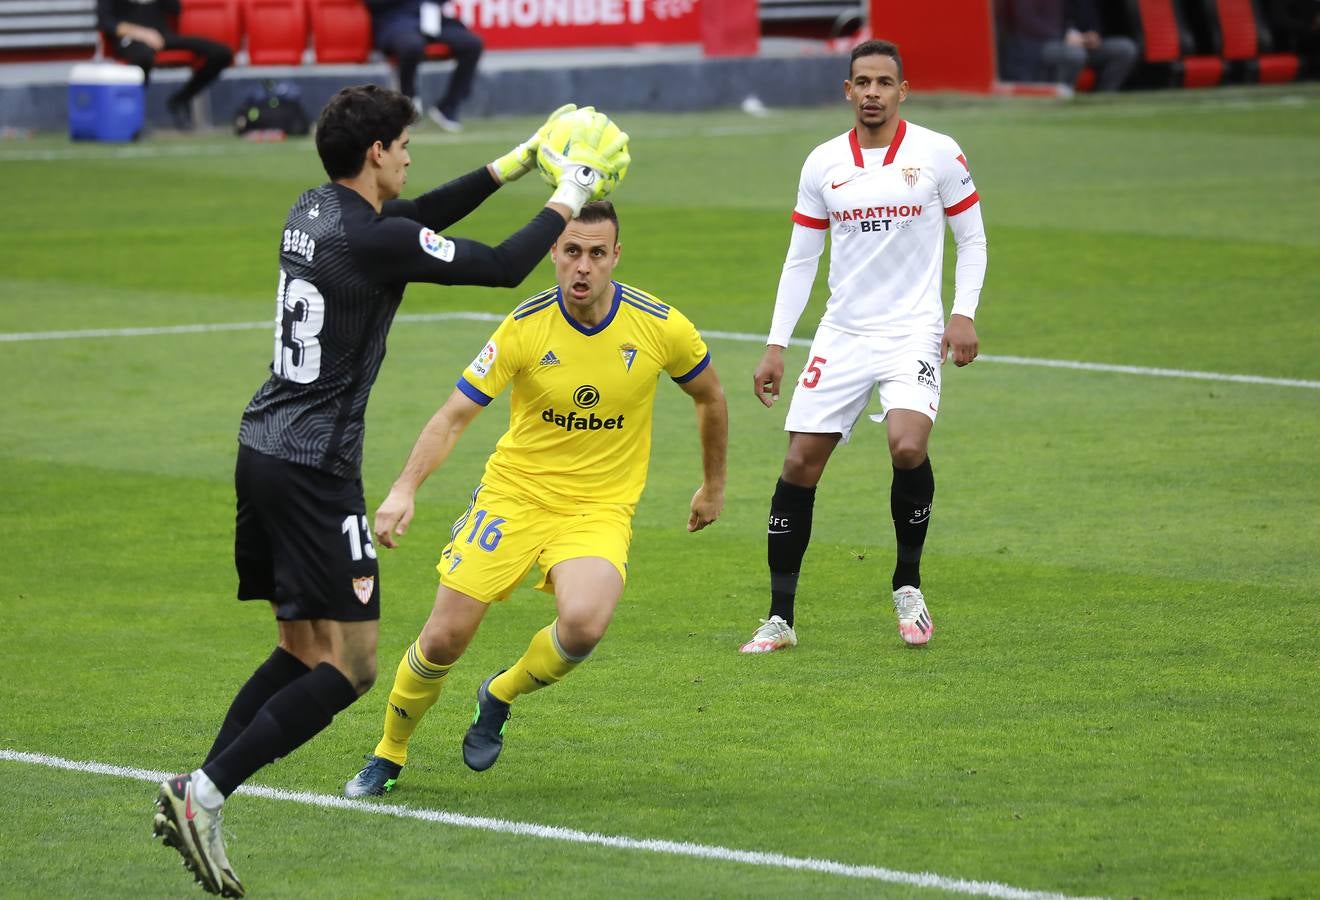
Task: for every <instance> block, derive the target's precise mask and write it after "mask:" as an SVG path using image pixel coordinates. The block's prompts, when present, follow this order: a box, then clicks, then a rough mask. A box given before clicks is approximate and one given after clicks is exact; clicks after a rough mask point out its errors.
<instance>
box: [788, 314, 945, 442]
mask: <svg viewBox="0 0 1320 900" xmlns="http://www.w3.org/2000/svg"><path fill="white" fill-rule="evenodd" d="M873 387H874V388H877V391H876V392H877V394H879V397H880V408H881V411H880V413H879V414H877V415H873V416H871V419H872V420H874V421H876V422H883V421H884V420H885V413H887V412H889V410H891V409H911V410H915V411H917V412H920V413H925V414H926V415H927V416H930V420H931V421H932V422H933V421H935V416H936V414H937V413H938V412H939V409H940V335H938V334H916V335H903V336H901V337H877V336H863V335H856V334H847V333H846V332H842V331H835V330H834V329H833V328H828V327H826V326H823V325H822V326H821V327H820V328H819V329H817V331H816V337H815V338H814V339H813V340H812V342H811V350H810V352H809V353H808V354H807V365H806V367H805V368H803V370H802V374H801V375H799V376H798V379H797V384H796V385H795V386H794V387H793V399H792V401H791V402H790V403H789V406H788V417H787V418H786V419H785V420H784V430H785V431H800V432H805V433H807V434H836V433H837V434H842V435H843V441H844V443H847V441H848V438H849V436H850V435H851V434H852V429H853V425H854V424H855V423H856V422H857V419H858V417H859V416H861V414H862V413H863V412H864V411H865V410H866V406H867V403H868V402H869V401H870V399H871V388H873Z"/></svg>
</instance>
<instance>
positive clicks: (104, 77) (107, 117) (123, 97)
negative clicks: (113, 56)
mask: <svg viewBox="0 0 1320 900" xmlns="http://www.w3.org/2000/svg"><path fill="white" fill-rule="evenodd" d="M145 118H146V87H145V86H144V85H143V77H142V70H141V69H139V68H138V67H137V66H121V65H116V64H114V63H81V64H79V65H76V66H74V67H73V68H72V69H71V70H70V71H69V137H71V138H73V139H74V140H75V141H132V140H136V139H137V136H138V134H140V133H141V131H142V123H143V121H144V119H145Z"/></svg>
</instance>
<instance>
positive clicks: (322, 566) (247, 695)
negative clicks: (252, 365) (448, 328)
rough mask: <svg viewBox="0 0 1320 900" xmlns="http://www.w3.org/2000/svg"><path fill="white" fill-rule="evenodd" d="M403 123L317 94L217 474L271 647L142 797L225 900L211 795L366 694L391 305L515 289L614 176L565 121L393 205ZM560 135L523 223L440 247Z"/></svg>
mask: <svg viewBox="0 0 1320 900" xmlns="http://www.w3.org/2000/svg"><path fill="white" fill-rule="evenodd" d="M564 117H571V118H568V119H565V118H564ZM415 118H416V113H415V111H414V109H413V105H412V102H411V101H410V100H409V99H408V98H407V97H405V96H403V95H402V94H400V93H397V92H395V91H389V90H384V89H381V88H378V87H375V86H371V85H368V86H363V87H351V88H345V89H344V90H342V91H340V92H339V93H338V94H336V95H335V96H334V97H333V98H332V99H331V100H330V102H329V104H327V105H326V107H325V109H324V110H323V111H322V113H321V116H320V119H319V121H318V122H317V128H316V149H317V153H318V154H319V155H320V157H321V163H322V165H323V166H324V167H325V171H326V174H327V176H329V181H328V182H327V183H326V184H323V185H321V186H320V187H317V188H312V189H311V190H309V191H307V192H306V193H304V194H303V195H302V196H301V197H299V198H298V200H297V202H295V203H294V204H293V208H292V209H290V210H289V216H288V219H287V220H286V222H285V224H284V229H283V232H282V234H281V236H280V252H279V259H280V270H279V280H278V292H277V297H276V308H275V332H274V353H273V358H272V360H271V366H270V369H271V374H270V378H269V379H268V380H267V381H266V382H265V383H264V384H263V385H262V386H261V387H260V388H259V389H258V390H257V392H256V394H255V395H254V396H253V398H252V400H251V401H250V402H249V403H248V405H247V408H246V409H245V410H244V411H243V417H242V423H241V425H240V427H239V433H238V444H239V447H238V461H237V465H236V467H235V473H234V484H235V489H236V492H237V496H238V504H237V519H236V524H235V538H234V560H235V565H236V567H237V569H238V599H240V600H266V601H269V603H270V604H271V608H272V610H273V612H274V614H275V620H276V624H277V626H278V629H279V642H278V645H277V646H276V647H275V649H274V651H273V652H272V653H271V654H270V656H269V657H268V658H267V659H266V660H265V661H264V662H262V663H261V665H259V666H258V667H257V669H256V670H255V671H254V672H253V673H252V676H251V677H250V678H249V679H248V680H247V682H246V683H245V684H244V685H242V687H240V688H239V690H238V692H237V694H236V695H235V696H234V699H233V702H232V704H231V705H230V707H229V711H228V713H227V714H226V715H225V719H224V722H223V723H222V724H221V726H220V729H219V733H218V734H217V736H216V738H215V742H214V744H213V745H212V747H211V750H210V752H209V753H208V754H207V755H206V759H205V760H204V761H203V762H202V764H201V765H200V766H199V767H197V768H195V769H193V770H192V771H191V772H189V773H188V774H183V775H177V776H174V777H172V778H169V779H167V780H166V781H164V782H163V783H162V784H161V785H160V793H159V795H158V797H157V799H156V811H155V819H154V830H155V833H156V835H158V836H160V837H161V838H162V839H163V840H164V842H165V844H166V845H168V846H170V847H173V848H174V849H175V850H177V851H178V852H179V854H180V855H181V856H182V857H183V864H184V866H185V867H187V868H188V869H189V870H190V871H191V872H192V874H193V876H194V877H195V878H196V880H197V882H198V883H200V884H201V886H202V887H203V888H205V889H206V890H207V891H209V892H211V893H213V894H221V895H223V896H226V897H241V896H243V894H244V888H243V885H242V883H241V882H240V881H239V879H238V876H237V875H235V874H234V870H233V867H232V866H231V865H230V863H229V860H228V859H227V857H226V855H225V847H224V840H223V837H222V834H221V807H222V804H223V803H224V800H225V798H226V797H228V796H229V795H230V794H232V793H233V792H234V791H235V790H236V789H237V788H238V786H239V785H241V784H243V783H244V782H245V781H247V780H248V779H249V778H250V777H251V776H252V775H253V774H254V773H255V772H256V771H257V770H258V769H260V768H262V767H263V766H265V765H267V764H268V763H271V762H274V761H275V760H277V759H279V758H280V757H282V756H287V755H288V754H289V753H291V752H293V751H294V750H295V749H297V748H298V747H300V746H301V745H302V744H304V743H306V742H307V741H308V740H310V739H311V738H312V737H314V736H315V735H316V734H318V733H319V732H321V731H322V730H323V729H325V728H326V726H328V725H329V724H330V722H331V720H332V719H333V718H334V716H335V714H336V713H338V712H339V711H340V710H343V709H345V708H346V707H348V706H349V705H350V704H351V703H353V701H354V700H356V699H357V698H358V697H359V696H361V695H362V694H364V693H365V692H366V691H367V690H368V689H369V688H370V687H371V685H372V684H373V683H374V682H375V680H376V638H377V632H378V623H379V619H380V580H379V568H378V566H377V562H376V550H375V547H374V546H373V545H372V542H371V529H370V527H369V526H368V524H367V518H366V504H365V500H364V498H363V490H362V477H361V469H362V443H363V417H364V414H365V412H366V407H367V398H368V396H369V395H370V393H371V386H372V384H373V383H374V382H375V380H376V375H377V373H378V372H379V371H380V366H381V361H382V360H383V359H384V356H385V339H386V336H387V335H388V333H389V329H390V324H391V323H392V322H393V320H394V315H395V312H396V311H397V310H398V308H399V303H400V302H401V301H402V299H403V292H404V288H405V287H406V286H407V284H408V282H411V281H426V282H431V283H435V284H473V285H489V286H492V287H495V286H499V287H515V286H516V285H518V284H519V283H521V282H522V281H523V279H524V278H526V277H527V275H528V274H529V273H530V272H531V271H532V269H533V268H534V267H535V266H536V264H537V262H539V261H540V260H541V259H542V258H543V257H544V256H545V254H546V253H547V252H548V251H549V249H550V247H551V245H552V244H553V243H554V242H555V240H556V239H557V238H558V237H559V234H560V232H562V231H563V229H564V226H565V224H566V223H567V222H568V221H569V220H570V219H572V218H573V217H574V216H575V215H576V214H577V212H578V211H579V210H580V209H581V207H582V205H583V204H584V203H586V202H587V201H588V200H590V199H593V197H594V198H599V197H600V196H603V195H604V194H606V193H608V192H609V190H610V189H611V188H612V187H613V186H614V185H615V184H617V183H618V175H619V173H620V172H621V171H623V170H626V168H627V165H628V154H627V135H624V134H622V133H620V132H619V131H618V129H617V128H614V127H611V126H612V123H611V122H610V121H609V120H608V118H606V117H605V116H604V115H602V114H600V113H597V112H595V111H594V110H591V109H590V108H587V109H584V110H575V108H574V107H573V106H571V105H569V106H565V107H561V108H560V109H558V110H556V111H555V112H554V113H553V114H552V115H551V116H550V118H549V119H547V120H546V123H545V124H544V125H543V126H542V127H541V128H540V129H539V130H538V131H537V132H536V133H535V134H533V135H532V136H531V137H530V138H529V139H528V140H527V141H525V142H523V143H522V144H519V145H518V146H517V147H515V148H514V149H513V150H511V151H510V152H509V153H507V154H505V155H504V156H502V157H500V158H499V159H497V160H495V161H494V162H492V163H490V164H489V165H487V166H482V167H481V168H479V169H477V170H475V171H473V172H469V173H467V174H465V175H460V176H459V177H458V178H455V179H454V180H453V181H450V182H448V183H447V184H444V185H441V186H440V187H438V188H436V189H435V190H432V191H429V192H428V193H425V194H422V195H421V196H419V197H417V198H416V199H414V200H401V199H399V195H400V194H401V193H402V191H403V187H404V184H405V182H406V181H407V176H408V167H409V165H410V163H411V159H410V158H409V155H408V138H409V135H408V128H409V127H410V126H411V125H412V124H413V122H414V121H415ZM566 125H567V133H568V135H569V137H570V138H571V141H569V143H570V144H571V150H570V151H569V152H568V154H567V159H565V160H563V165H562V167H556V169H555V170H554V171H555V172H557V173H561V177H559V178H558V179H556V180H557V183H556V184H555V190H554V193H553V194H552V195H551V197H550V199H549V201H548V202H547V203H546V205H545V208H544V209H542V210H541V211H540V212H538V213H537V214H536V215H535V216H534V217H533V218H532V220H531V221H530V222H528V223H527V225H525V226H523V227H522V228H521V229H519V230H518V231H516V232H514V233H513V234H512V235H510V236H509V237H508V238H507V239H506V240H505V241H504V242H503V243H501V244H499V245H498V246H495V247H490V246H487V245H485V244H481V243H478V242H476V241H469V240H464V239H462V238H454V237H447V236H445V234H444V232H445V231H447V230H448V229H449V228H450V227H451V226H452V225H453V224H454V223H455V222H458V221H459V220H461V219H462V218H463V217H465V216H466V215H468V214H469V213H470V212H472V211H473V210H475V209H476V208H477V207H478V206H480V205H481V203H482V202H483V201H484V200H485V199H486V198H487V197H489V196H490V195H491V194H493V193H494V192H495V191H496V190H497V189H498V188H499V187H500V186H501V185H503V184H505V183H506V182H509V181H513V180H514V179H516V178H519V177H520V176H522V175H523V174H524V173H526V172H528V171H530V170H531V169H532V168H533V167H535V166H536V157H537V151H538V148H539V147H540V144H541V141H542V139H543V137H544V136H545V135H546V134H549V132H550V129H551V127H552V126H556V133H557V134H564V133H565V126H566ZM181 696H185V697H186V696H187V693H186V691H181Z"/></svg>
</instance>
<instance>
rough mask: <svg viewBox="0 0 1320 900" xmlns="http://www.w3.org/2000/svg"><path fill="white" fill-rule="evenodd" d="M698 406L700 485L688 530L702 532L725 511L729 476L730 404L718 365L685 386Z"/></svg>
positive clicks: (689, 517)
mask: <svg viewBox="0 0 1320 900" xmlns="http://www.w3.org/2000/svg"><path fill="white" fill-rule="evenodd" d="M682 388H683V390H684V391H685V392H686V393H687V395H688V396H689V397H691V398H692V402H693V403H694V404H695V405H696V408H697V432H698V433H699V434H700V435H701V471H702V481H701V487H699V488H697V491H696V493H695V494H693V495H692V506H691V510H690V511H689V513H688V523H687V530H688V531H700V530H701V529H703V528H705V527H706V526H707V525H709V524H710V523H711V522H714V521H715V520H716V519H718V518H719V517H720V513H722V512H723V511H724V486H725V483H726V481H727V479H728V469H727V465H726V460H727V457H728V451H729V406H728V403H727V402H726V401H725V399H724V388H723V387H722V386H721V385H720V379H719V376H718V375H716V374H715V367H714V366H713V365H708V366H706V368H705V369H704V370H703V371H702V373H701V374H700V375H698V376H697V377H696V378H693V379H692V380H691V381H689V382H687V383H686V384H684V385H682Z"/></svg>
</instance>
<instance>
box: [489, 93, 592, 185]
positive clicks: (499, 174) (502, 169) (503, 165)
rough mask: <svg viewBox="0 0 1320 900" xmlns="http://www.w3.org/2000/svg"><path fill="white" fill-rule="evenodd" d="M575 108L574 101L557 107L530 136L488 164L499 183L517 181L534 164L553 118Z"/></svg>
mask: <svg viewBox="0 0 1320 900" xmlns="http://www.w3.org/2000/svg"><path fill="white" fill-rule="evenodd" d="M576 109H577V104H575V103H565V104H564V105H563V106H561V107H559V109H557V110H555V111H554V112H552V113H551V114H550V116H549V118H547V119H546V120H545V123H544V124H542V125H541V127H540V128H538V129H536V131H534V132H532V136H531V137H529V138H528V139H527V140H525V141H523V142H522V143H521V144H519V145H518V146H517V147H514V148H513V149H512V150H510V151H509V152H508V153H506V154H504V155H503V156H501V157H500V158H499V159H497V160H495V161H494V162H492V163H491V164H490V167H491V169H492V170H493V171H494V173H495V176H496V178H498V179H499V181H500V183H501V184H508V183H509V182H510V181H517V180H518V179H519V178H522V177H523V176H524V175H526V174H527V173H528V172H530V171H531V170H532V169H533V168H534V167H535V166H536V151H537V150H538V149H540V147H541V141H543V140H544V139H545V136H546V135H547V134H549V133H550V130H551V128H553V127H554V124H555V120H556V119H558V118H560V117H561V116H565V115H568V114H569V113H571V112H573V111H575V110H576Z"/></svg>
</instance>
